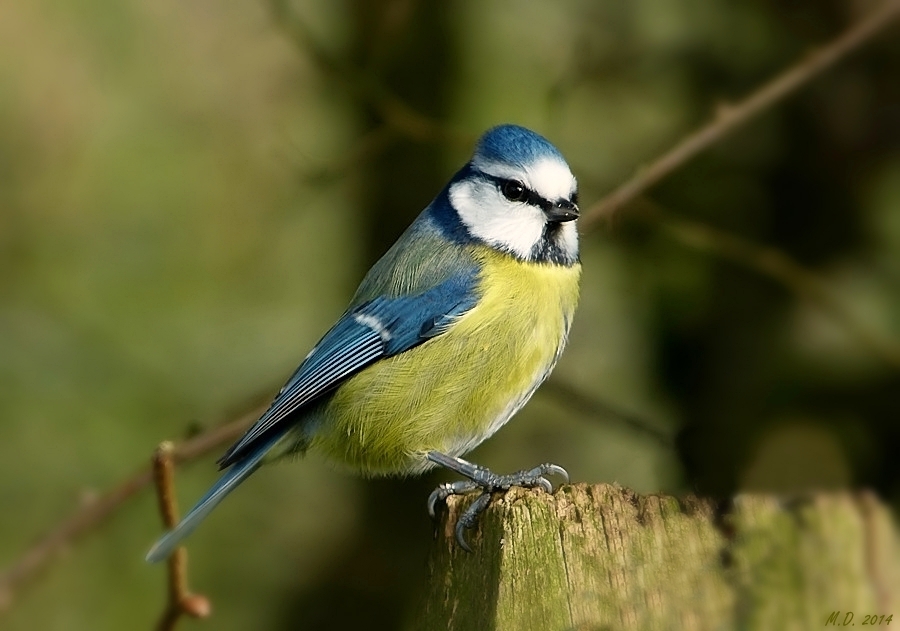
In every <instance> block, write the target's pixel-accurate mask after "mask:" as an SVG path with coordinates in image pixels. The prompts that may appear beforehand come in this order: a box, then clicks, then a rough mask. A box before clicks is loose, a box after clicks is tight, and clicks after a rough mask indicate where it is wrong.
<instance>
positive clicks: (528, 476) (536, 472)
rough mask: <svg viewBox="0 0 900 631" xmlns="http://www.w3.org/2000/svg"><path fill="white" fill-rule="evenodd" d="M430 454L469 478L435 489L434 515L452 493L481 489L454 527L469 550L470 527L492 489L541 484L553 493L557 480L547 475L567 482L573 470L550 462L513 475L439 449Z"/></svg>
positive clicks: (431, 503) (431, 498)
mask: <svg viewBox="0 0 900 631" xmlns="http://www.w3.org/2000/svg"><path fill="white" fill-rule="evenodd" d="M426 457H427V458H428V460H430V461H431V462H433V463H435V464H438V465H441V466H443V467H446V468H448V469H450V470H451V471H455V472H456V473H458V474H460V475H462V476H465V477H466V478H468V479H467V480H459V481H457V482H446V483H444V484H441V485H439V486H438V487H437V488H436V489H435V490H434V491H432V493H431V495H429V496H428V514H429V515H430V516H431V517H432V518H434V516H435V514H436V512H437V505H438V503H439V502H443V501H444V500H446V499H447V498H448V497H450V496H451V495H463V494H466V493H471V492H473V491H478V490H480V491H481V494H480V495H479V496H478V497H477V498H476V500H475V501H474V502H472V504H471V505H470V506H469V507H468V508H467V509H466V510H465V511H464V512H463V514H462V515H460V517H459V520H458V521H457V522H456V527H455V529H454V532H455V534H456V541H457V542H458V543H459V545H460V547H461V548H462V549H463V550H465V551H466V552H471V551H472V549H471V548H470V547H469V544H468V542H467V541H466V538H465V533H466V530H468V529H470V528H474V527H475V525H476V523H477V522H478V517H479V516H480V515H481V513H483V512H484V510H485V509H486V508H487V507H488V505H489V504H490V503H491V493H493V492H494V491H508V490H509V489H510V488H511V487H513V486H522V487H525V488H541V489H543V490H544V491H546V492H547V493H552V492H553V483H552V482H550V480H548V479H547V477H546V476H548V475H550V474H552V475H556V476H559V477H561V478H562V479H563V482H564V483H567V482H568V481H569V474H568V472H567V471H566V470H565V469H563V468H562V467H560V466H559V465H555V464H551V463H549V462H548V463H544V464H542V465H539V466H537V467H535V468H533V469H529V470H525V471H518V472H516V473H512V474H510V475H497V474H496V473H494V472H493V471H491V470H490V469H486V468H484V467H481V466H479V465H476V464H473V463H471V462H468V461H466V460H463V459H462V458H454V457H452V456H447V455H445V454H442V453H440V452H437V451H430V452H428V454H427V455H426Z"/></svg>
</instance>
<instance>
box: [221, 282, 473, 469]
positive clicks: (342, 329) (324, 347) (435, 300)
mask: <svg viewBox="0 0 900 631" xmlns="http://www.w3.org/2000/svg"><path fill="white" fill-rule="evenodd" d="M476 282H477V279H476V274H475V273H474V271H470V272H466V273H459V274H456V275H454V276H452V277H450V278H448V279H447V280H445V281H444V282H443V283H440V284H439V285H437V286H435V287H433V288H431V289H430V290H428V291H425V292H423V293H421V294H418V295H416V296H403V297H398V298H387V297H384V296H379V297H377V298H375V299H373V300H370V301H368V302H366V303H364V304H362V305H359V306H358V307H356V308H354V309H351V310H350V311H348V312H346V313H345V314H344V315H343V316H342V317H341V319H340V320H338V322H337V324H335V325H334V327H332V328H331V330H330V331H328V333H326V334H325V336H324V337H323V338H322V340H321V341H320V342H319V343H318V344H317V345H316V346H315V348H314V349H313V350H312V352H311V353H310V354H309V355H308V356H307V357H306V359H305V360H304V361H303V363H302V364H300V367H299V368H297V370H296V371H295V372H294V374H293V375H292V376H291V378H290V379H289V380H288V382H287V383H286V384H285V385H284V387H283V388H282V389H281V391H280V392H279V393H278V395H277V396H276V397H275V400H274V401H273V402H272V405H271V406H270V407H269V409H268V410H267V411H266V412H265V414H263V415H262V416H261V417H260V419H259V420H258V421H257V422H256V423H255V424H254V425H253V426H252V427H251V428H250V429H249V430H247V433H246V434H244V436H243V437H241V438H240V440H238V441H237V442H236V443H235V444H234V445H232V447H231V448H230V449H229V450H228V451H227V452H226V453H225V455H224V456H222V458H221V459H220V460H219V466H220V467H221V468H225V467H228V466H230V465H232V464H234V463H236V462H238V461H240V460H241V459H242V458H243V457H244V456H245V455H246V454H248V453H250V452H251V451H252V449H253V447H254V446H255V445H257V444H258V443H259V442H260V441H263V440H268V438H267V437H269V436H270V435H271V434H273V433H281V432H282V431H284V430H286V429H287V428H288V427H290V426H292V425H293V424H294V423H295V422H296V416H295V413H296V412H298V411H299V410H301V409H302V408H303V407H304V406H306V405H308V404H310V403H312V402H313V401H315V400H317V399H318V398H320V397H322V396H323V395H326V394H328V393H329V392H331V391H332V390H334V389H335V388H337V387H338V386H339V385H340V384H341V383H342V382H343V381H344V380H346V379H348V378H349V377H351V376H352V375H354V374H355V373H357V372H359V371H360V370H362V369H364V368H365V367H366V366H369V365H370V364H372V363H374V362H376V361H378V360H379V359H383V358H385V357H391V356H393V355H397V354H398V353H402V352H404V351H407V350H409V349H410V348H413V347H415V346H418V345H419V344H421V343H423V342H425V341H427V340H428V339H430V338H433V337H435V336H437V335H440V334H441V333H443V332H444V331H445V330H446V329H447V328H448V327H449V326H450V325H451V324H452V322H453V320H455V319H456V318H458V317H460V316H461V315H463V314H464V313H466V312H467V311H468V310H469V309H471V308H472V307H473V306H475V304H476V302H477V300H478V295H477V292H476ZM289 417H290V418H289Z"/></svg>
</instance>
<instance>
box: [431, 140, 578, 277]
mask: <svg viewBox="0 0 900 631" xmlns="http://www.w3.org/2000/svg"><path fill="white" fill-rule="evenodd" d="M448 195H449V200H450V205H451V206H452V207H453V209H454V210H455V211H456V214H457V216H458V217H459V220H460V222H461V223H462V225H463V226H464V227H465V229H466V231H467V232H468V234H469V236H470V237H472V238H473V239H475V240H477V241H481V242H483V243H486V244H487V245H489V246H491V247H493V248H496V249H498V250H502V251H504V252H507V253H509V254H511V255H513V256H515V257H517V258H519V259H522V260H525V261H529V262H539V263H557V264H564V265H571V264H574V263H575V262H576V261H577V260H578V232H577V229H576V227H575V220H576V219H577V218H578V213H579V211H578V184H577V182H576V181H575V176H573V175H572V172H571V170H570V169H569V165H568V164H566V161H565V159H564V158H563V157H562V154H561V153H560V152H559V150H557V149H556V147H554V146H553V145H552V144H550V142H549V141H548V140H547V139H545V138H544V137H542V136H540V135H538V134H536V133H534V132H532V131H530V130H528V129H525V128H524V127H519V126H517V125H500V126H499V127H494V128H493V129H490V130H488V131H487V132H486V133H485V134H484V135H483V136H482V137H481V139H480V140H479V141H478V145H477V146H476V148H475V153H474V155H473V156H472V159H471V160H470V161H469V163H468V164H467V165H466V166H465V167H464V168H463V169H462V171H460V172H459V174H457V177H456V178H454V181H453V182H452V183H451V184H450V187H449V190H448Z"/></svg>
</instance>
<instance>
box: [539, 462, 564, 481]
mask: <svg viewBox="0 0 900 631" xmlns="http://www.w3.org/2000/svg"><path fill="white" fill-rule="evenodd" d="M543 468H544V475H547V474H548V473H553V474H555V475H558V476H559V477H561V478H562V479H563V484H568V483H569V472H568V471H566V470H565V469H563V468H562V467H561V466H559V465H558V464H552V463H549V462H548V463H547V464H545V465H543Z"/></svg>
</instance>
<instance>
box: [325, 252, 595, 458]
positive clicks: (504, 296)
mask: <svg viewBox="0 0 900 631" xmlns="http://www.w3.org/2000/svg"><path fill="white" fill-rule="evenodd" d="M473 254H474V256H475V258H476V259H477V260H478V261H479V262H480V263H481V265H482V272H481V274H480V279H479V291H480V294H481V297H480V299H479V301H478V304H477V305H476V306H475V307H474V308H472V309H471V310H470V311H469V312H467V313H466V314H465V315H463V316H462V317H460V318H459V320H458V321H457V322H455V323H454V324H453V325H452V326H451V328H450V329H449V330H448V331H447V332H446V333H444V334H443V335H440V336H438V337H436V338H434V339H432V340H429V341H427V342H425V343H424V344H422V345H420V346H417V347H415V348H413V349H411V350H409V351H406V352H404V353H401V354H400V355H397V356H395V357H391V358H389V359H386V360H382V361H380V362H378V363H376V364H374V365H372V366H370V367H369V368H366V369H365V370H363V371H361V372H360V373H359V374H357V375H355V376H354V377H352V378H351V379H350V380H348V381H347V382H345V383H344V384H343V385H342V386H341V387H340V388H339V389H338V391H337V392H336V393H335V395H334V397H333V398H332V399H331V401H330V402H329V403H328V404H327V405H326V406H325V408H324V412H323V415H322V418H321V420H320V422H321V424H320V425H319V431H317V433H316V436H315V438H314V439H313V441H312V445H311V446H312V447H313V448H317V449H320V450H323V451H324V452H325V453H326V454H327V455H328V456H329V457H330V458H333V459H335V460H337V461H339V462H342V463H344V464H346V465H349V466H350V467H352V468H354V469H359V470H361V471H363V472H364V473H369V474H375V475H378V474H391V473H417V472H420V471H422V470H424V469H427V468H428V464H427V462H426V461H425V459H424V454H425V453H427V452H428V451H430V450H437V451H441V452H443V453H447V454H450V455H462V454H463V453H465V452H467V451H469V450H470V449H472V448H474V447H475V446H476V445H478V444H479V443H480V442H481V441H483V440H484V439H485V438H487V437H488V436H490V435H491V434H492V433H493V432H495V431H496V430H497V429H499V428H500V427H501V426H502V425H503V423H505V422H506V421H507V420H508V419H509V417H510V416H512V415H513V414H514V413H515V412H516V411H517V410H518V409H519V408H520V407H521V406H522V405H523V404H524V403H525V402H526V401H527V400H528V398H529V397H530V396H531V394H532V393H533V392H534V389H535V388H536V387H537V386H538V385H540V383H541V382H542V381H543V379H544V378H545V377H546V375H547V373H548V372H549V371H550V369H551V368H552V367H553V365H554V364H555V362H556V359H557V358H558V356H559V353H560V352H561V350H562V347H563V345H564V344H565V339H566V336H567V334H568V329H569V324H570V323H571V321H572V316H573V314H574V311H575V307H576V305H577V303H578V284H579V277H580V274H581V267H580V265H577V264H576V265H574V266H571V267H564V266H560V265H549V264H536V263H523V262H521V261H518V260H516V259H514V258H512V257H511V256H508V255H504V254H501V253H498V252H495V251H494V250H491V249H489V248H486V247H481V246H478V247H475V248H474V249H473Z"/></svg>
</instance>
